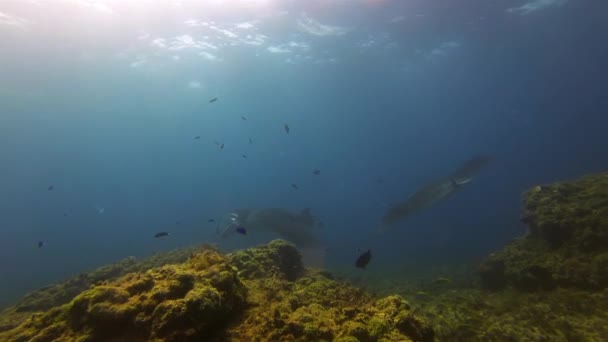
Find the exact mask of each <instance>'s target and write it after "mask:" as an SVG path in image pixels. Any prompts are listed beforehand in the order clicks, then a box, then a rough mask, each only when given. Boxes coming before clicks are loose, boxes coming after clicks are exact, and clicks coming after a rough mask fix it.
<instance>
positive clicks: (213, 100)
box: [209, 97, 218, 103]
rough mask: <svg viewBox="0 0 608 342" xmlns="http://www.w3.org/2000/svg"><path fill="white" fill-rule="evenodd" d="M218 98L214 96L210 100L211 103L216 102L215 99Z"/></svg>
mask: <svg viewBox="0 0 608 342" xmlns="http://www.w3.org/2000/svg"><path fill="white" fill-rule="evenodd" d="M217 100H218V98H217V97H214V98H212V99H211V100H209V103H213V102H215V101H217Z"/></svg>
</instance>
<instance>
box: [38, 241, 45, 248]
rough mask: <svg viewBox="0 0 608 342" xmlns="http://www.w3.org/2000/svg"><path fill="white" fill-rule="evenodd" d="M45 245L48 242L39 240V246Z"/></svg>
mask: <svg viewBox="0 0 608 342" xmlns="http://www.w3.org/2000/svg"><path fill="white" fill-rule="evenodd" d="M44 245H46V242H44V241H38V248H42V247H44Z"/></svg>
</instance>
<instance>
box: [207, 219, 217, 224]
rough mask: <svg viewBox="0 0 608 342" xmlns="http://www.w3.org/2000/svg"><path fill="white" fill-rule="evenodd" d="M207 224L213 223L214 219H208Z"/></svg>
mask: <svg viewBox="0 0 608 342" xmlns="http://www.w3.org/2000/svg"><path fill="white" fill-rule="evenodd" d="M207 222H209V223H211V222H215V219H208V220H207Z"/></svg>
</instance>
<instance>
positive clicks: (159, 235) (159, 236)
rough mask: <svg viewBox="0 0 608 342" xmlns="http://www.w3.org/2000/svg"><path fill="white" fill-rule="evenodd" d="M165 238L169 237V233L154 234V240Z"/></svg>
mask: <svg viewBox="0 0 608 342" xmlns="http://www.w3.org/2000/svg"><path fill="white" fill-rule="evenodd" d="M165 236H169V233H167V232H160V233H156V234H154V237H155V238H161V237H165Z"/></svg>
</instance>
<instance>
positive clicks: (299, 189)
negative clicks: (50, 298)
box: [0, 0, 608, 306]
mask: <svg viewBox="0 0 608 342" xmlns="http://www.w3.org/2000/svg"><path fill="white" fill-rule="evenodd" d="M606 13H608V2H605V1H598V0H577V1H575V0H572V1H567V0H501V1H487V0H462V1H439V0H348V1H347V0H309V1H304V0H302V1H297V0H291V1H288V0H199V1H194V0H160V1H157V0H107V1H103V0H98V1H93V0H91V1H88V0H3V1H1V2H0V190H1V193H2V195H1V196H0V230H1V231H0V232H1V235H2V239H0V274H1V276H2V281H1V282H0V306H5V305H7V304H9V303H11V302H14V301H15V300H16V299H17V298H19V297H20V296H22V295H23V294H25V293H26V292H28V291H30V290H33V289H36V288H40V287H42V286H45V285H47V284H50V283H53V282H57V281H60V280H63V279H66V278H68V277H70V276H72V275H75V274H78V273H79V272H84V271H87V270H91V269H93V268H95V267H98V266H101V265H104V264H108V263H110V262H114V261H117V260H120V259H123V258H125V257H128V256H137V257H143V256H148V255H151V254H153V253H156V252H160V251H167V250H171V249H175V248H177V247H183V246H190V245H195V244H202V243H218V244H219V246H220V247H221V248H222V249H225V250H232V249H234V248H241V247H247V246H252V245H256V244H258V243H261V242H264V241H268V240H269V239H271V238H273V237H276V236H273V234H272V233H269V234H255V233H254V232H249V233H248V234H237V235H235V236H231V237H230V238H221V237H220V236H218V234H216V224H217V222H219V221H220V220H221V219H222V217H224V215H225V214H226V213H228V212H230V211H232V210H234V209H236V208H285V209H288V210H290V211H293V212H300V211H301V210H302V209H303V208H310V209H311V213H312V214H313V215H314V216H315V217H316V218H318V219H319V220H320V221H322V223H323V225H322V227H321V228H319V229H320V231H321V232H320V235H321V238H320V239H321V241H322V243H323V246H324V250H325V252H326V256H325V265H326V267H328V268H329V269H338V270H341V269H346V270H348V272H354V273H356V272H365V271H363V270H358V269H356V268H355V267H354V263H355V259H356V258H357V256H358V255H359V254H360V251H361V250H367V249H372V250H373V251H374V252H373V259H372V261H371V263H370V264H369V266H368V267H367V268H368V270H369V271H370V272H374V269H376V270H384V271H388V272H393V273H404V272H408V271H411V272H414V270H415V269H416V267H418V266H419V265H453V264H467V263H470V264H473V263H475V262H476V261H478V260H479V259H481V258H482V257H483V256H484V255H486V254H488V253H489V252H490V251H492V250H495V249H497V248H498V247H500V246H502V245H504V244H505V243H506V242H508V241H509V240H511V239H513V238H515V237H518V236H522V235H523V234H525V225H523V224H522V223H520V222H519V215H520V211H521V194H522V192H523V191H524V190H526V189H528V188H530V187H531V186H534V185H536V184H539V183H547V182H552V181H557V180H560V179H566V178H574V177H579V176H582V175H584V174H588V173H593V172H599V171H603V170H605V169H606V166H607V165H608V153H606V150H607V147H608V138H607V134H606V132H607V129H606V128H607V127H608V115H607V108H608V96H606V80H608V71H607V66H608V63H607V62H606V61H608V45H607V44H606V42H608V21H607V20H606ZM478 155H487V156H491V157H492V160H491V161H490V162H489V163H488V165H486V166H484V168H483V170H480V172H479V174H478V175H476V177H475V179H473V180H472V181H471V182H470V184H468V183H467V184H466V186H463V188H462V189H461V190H460V191H459V192H458V193H456V194H454V195H452V196H450V197H448V198H446V199H445V200H442V201H439V202H437V203H436V204H434V205H432V206H430V207H428V208H425V209H423V210H420V212H418V213H415V214H414V215H412V216H411V217H408V218H407V219H404V220H402V221H400V222H399V223H398V224H397V226H396V227H393V228H392V229H390V230H387V231H385V232H384V233H383V234H381V235H379V234H375V233H374V232H375V231H376V227H377V226H378V224H379V222H380V220H381V218H382V216H383V214H384V213H385V212H386V211H387V210H388V209H389V208H390V207H391V206H393V205H395V204H398V203H399V202H401V201H403V200H404V199H406V198H407V197H408V196H409V195H410V194H412V193H414V192H415V191H416V190H417V189H419V188H421V187H422V186H424V185H425V184H427V183H429V182H432V181H434V180H436V179H440V178H442V177H445V176H447V175H449V174H450V173H451V172H453V171H455V170H456V169H458V167H459V166H460V165H462V163H464V162H465V161H467V160H469V159H471V158H473V157H475V156H478ZM315 170H318V171H319V172H315ZM211 220H213V221H214V222H210V221H211ZM160 232H167V233H169V235H168V236H166V237H161V238H155V234H157V233H160ZM370 236H372V237H370Z"/></svg>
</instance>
